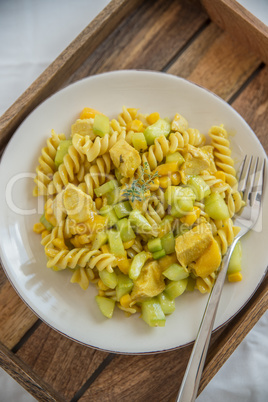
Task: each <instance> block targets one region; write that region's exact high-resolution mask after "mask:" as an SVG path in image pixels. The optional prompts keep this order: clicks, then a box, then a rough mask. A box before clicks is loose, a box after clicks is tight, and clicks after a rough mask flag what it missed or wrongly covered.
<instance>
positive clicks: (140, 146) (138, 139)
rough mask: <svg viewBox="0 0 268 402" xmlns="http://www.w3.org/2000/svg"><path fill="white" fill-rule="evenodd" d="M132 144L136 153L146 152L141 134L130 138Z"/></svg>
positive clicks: (143, 136)
mask: <svg viewBox="0 0 268 402" xmlns="http://www.w3.org/2000/svg"><path fill="white" fill-rule="evenodd" d="M131 140H132V144H133V146H134V148H135V149H136V150H137V151H139V152H140V151H146V149H147V142H146V139H145V135H144V134H143V133H134V134H132V137H131Z"/></svg>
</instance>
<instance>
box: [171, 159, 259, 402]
mask: <svg viewBox="0 0 268 402" xmlns="http://www.w3.org/2000/svg"><path fill="white" fill-rule="evenodd" d="M254 159H255V160H254ZM264 170H265V159H263V160H262V161H260V159H259V158H258V157H257V158H253V157H252V156H251V157H250V158H248V157H247V156H246V157H245V159H244V161H243V165H242V168H241V173H240V178H239V183H238V190H239V191H240V192H241V193H242V198H243V200H244V201H245V202H246V205H245V206H244V207H243V209H242V212H241V213H240V214H237V215H235V217H234V218H235V219H234V220H235V224H236V225H237V226H240V228H241V230H240V232H239V233H238V235H237V236H236V237H235V238H234V241H233V243H232V244H231V246H230V247H229V248H228V250H227V253H226V254H225V256H224V257H223V259H222V263H221V266H220V269H219V274H218V276H217V279H216V281H215V284H214V286H213V288H212V290H211V292H210V295H209V299H208V302H207V305H206V309H205V312H204V315H203V318H202V321H201V324H200V327H199V330H198V333H197V337H196V340H195V343H194V347H193V350H192V353H191V356H190V359H189V362H188V365H187V368H186V371H185V374H184V377H183V380H182V383H181V388H180V391H179V394H178V397H177V399H176V401H177V402H194V401H195V398H196V395H197V391H198V387H199V382H200V379H201V375H202V371H203V367H204V363H205V359H206V355H207V350H208V345H209V341H210V337H211V332H212V328H213V324H214V321H215V317H216V312H217V308H218V304H219V301H220V296H221V292H222V288H223V284H224V280H225V277H226V272H227V268H228V265H229V261H230V257H231V255H232V252H233V250H234V247H235V245H236V243H237V241H238V240H239V239H241V237H242V236H244V235H245V234H246V233H247V232H248V231H249V230H250V229H252V228H253V226H254V225H255V224H256V222H257V220H258V217H259V214H260V210H261V205H262V204H261V198H262V193H263V183H264Z"/></svg>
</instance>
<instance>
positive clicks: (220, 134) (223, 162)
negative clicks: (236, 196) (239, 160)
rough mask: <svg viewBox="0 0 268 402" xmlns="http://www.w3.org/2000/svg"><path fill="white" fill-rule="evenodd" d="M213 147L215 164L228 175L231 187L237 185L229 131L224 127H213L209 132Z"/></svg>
mask: <svg viewBox="0 0 268 402" xmlns="http://www.w3.org/2000/svg"><path fill="white" fill-rule="evenodd" d="M209 136H210V137H211V145H212V146H213V147H214V157H215V164H216V166H217V168H218V169H220V170H222V171H223V172H224V173H225V175H226V182H227V183H228V184H230V186H231V187H234V186H236V185H237V179H236V171H235V168H234V161H233V159H232V157H231V149H230V142H229V140H228V134H227V131H226V130H225V129H224V128H223V127H221V126H220V127H219V126H213V127H211V129H210V130H209Z"/></svg>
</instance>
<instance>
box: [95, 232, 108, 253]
mask: <svg viewBox="0 0 268 402" xmlns="http://www.w3.org/2000/svg"><path fill="white" fill-rule="evenodd" d="M107 241H108V235H107V233H106V232H98V233H97V234H96V236H95V239H94V240H93V243H92V250H99V248H101V246H103V245H104V244H106V243H107Z"/></svg>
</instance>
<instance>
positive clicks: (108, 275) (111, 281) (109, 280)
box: [99, 269, 117, 289]
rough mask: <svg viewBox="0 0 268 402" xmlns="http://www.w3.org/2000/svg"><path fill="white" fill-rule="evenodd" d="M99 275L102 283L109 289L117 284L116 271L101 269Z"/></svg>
mask: <svg viewBox="0 0 268 402" xmlns="http://www.w3.org/2000/svg"><path fill="white" fill-rule="evenodd" d="M99 276H100V278H101V280H102V282H103V283H104V285H106V286H108V288H110V289H114V288H115V287H116V285H117V276H116V273H115V272H114V271H113V272H108V271H107V270H106V269H103V270H102V271H100V272H99Z"/></svg>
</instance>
